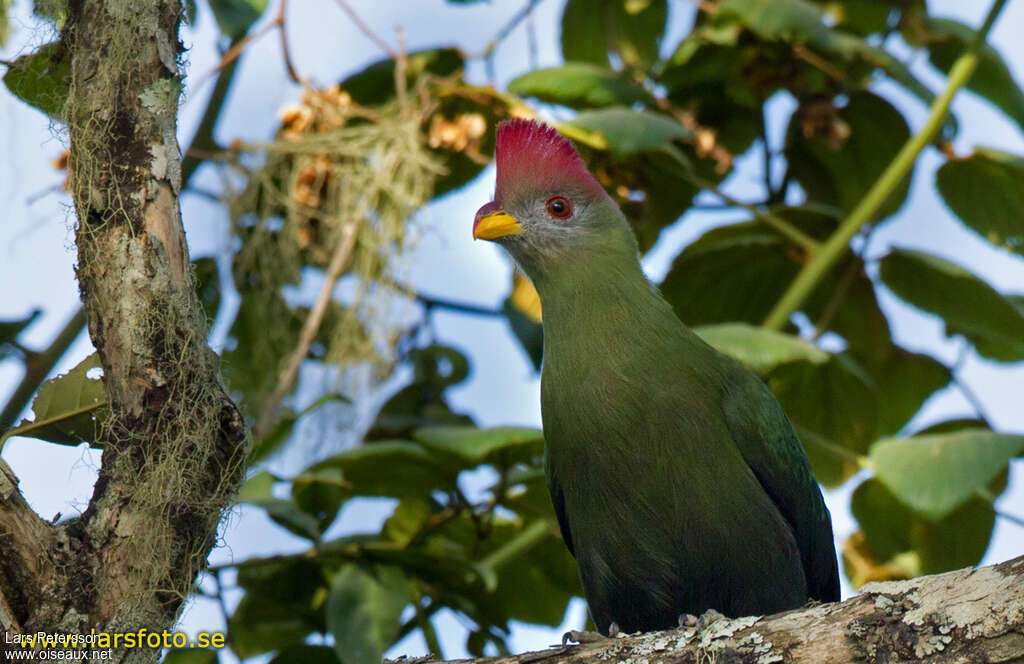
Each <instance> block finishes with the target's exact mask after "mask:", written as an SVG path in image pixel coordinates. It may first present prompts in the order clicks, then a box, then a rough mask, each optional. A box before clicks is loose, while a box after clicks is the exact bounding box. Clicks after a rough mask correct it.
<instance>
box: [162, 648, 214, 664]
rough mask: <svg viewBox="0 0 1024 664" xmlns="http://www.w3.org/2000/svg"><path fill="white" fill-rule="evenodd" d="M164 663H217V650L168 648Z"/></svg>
mask: <svg viewBox="0 0 1024 664" xmlns="http://www.w3.org/2000/svg"><path fill="white" fill-rule="evenodd" d="M160 661H161V662H162V663H163V664H217V651H216V650H204V649H201V648H195V649H191V648H190V649H188V650H185V649H181V650H168V651H167V654H166V655H165V656H164V658H163V659H162V660H160Z"/></svg>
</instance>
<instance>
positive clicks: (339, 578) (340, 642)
mask: <svg viewBox="0 0 1024 664" xmlns="http://www.w3.org/2000/svg"><path fill="white" fill-rule="evenodd" d="M377 573H378V575H377V577H376V578H375V577H374V576H373V575H371V574H369V573H367V572H365V571H364V570H363V569H361V568H360V567H359V566H357V565H346V566H345V567H343V568H341V570H340V571H339V572H338V573H337V574H336V575H335V577H334V580H333V581H332V582H331V590H330V594H329V595H328V596H327V628H328V630H330V632H331V634H332V635H333V636H334V650H335V653H337V655H338V659H340V660H341V661H342V662H343V663H344V664H380V660H381V657H382V656H383V655H384V651H385V650H387V649H388V647H389V646H390V645H391V643H392V641H393V640H394V638H395V635H396V634H398V627H399V618H400V617H401V615H402V609H404V608H405V606H406V604H408V603H409V596H408V593H407V591H406V590H405V580H404V577H403V576H402V573H401V571H399V570H398V569H397V568H394V567H378V568H377Z"/></svg>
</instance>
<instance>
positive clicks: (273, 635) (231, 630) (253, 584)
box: [228, 557, 327, 657]
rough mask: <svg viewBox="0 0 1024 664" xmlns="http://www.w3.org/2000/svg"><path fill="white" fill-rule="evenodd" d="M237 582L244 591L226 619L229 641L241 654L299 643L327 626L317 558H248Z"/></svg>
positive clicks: (323, 579)
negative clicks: (228, 620)
mask: <svg viewBox="0 0 1024 664" xmlns="http://www.w3.org/2000/svg"><path fill="white" fill-rule="evenodd" d="M238 585H239V586H240V587H241V588H244V589H245V591H246V592H245V595H244V596H243V597H242V600H241V602H239V604H238V607H237V608H236V609H235V612H234V613H233V614H232V615H231V620H230V622H229V623H228V642H229V643H230V645H231V649H232V650H233V651H234V652H235V654H237V655H238V656H239V657H251V656H253V655H257V654H259V653H263V652H268V651H270V650H278V651H280V650H283V649H285V648H288V647H292V646H298V645H300V644H302V643H303V641H304V639H305V637H306V636H307V635H308V634H310V633H311V632H319V633H323V632H325V631H326V624H325V621H324V615H323V603H324V599H325V597H326V593H327V579H326V577H325V576H324V570H323V568H322V567H321V566H320V565H319V564H318V563H317V562H316V561H315V560H310V559H304V558H291V557H285V558H281V559H278V560H268V561H259V562H248V563H245V564H243V565H241V566H239V568H238Z"/></svg>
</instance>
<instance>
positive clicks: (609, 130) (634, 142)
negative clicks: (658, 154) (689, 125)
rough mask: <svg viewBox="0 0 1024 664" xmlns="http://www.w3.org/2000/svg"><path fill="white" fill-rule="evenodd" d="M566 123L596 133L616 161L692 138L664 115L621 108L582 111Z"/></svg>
mask: <svg viewBox="0 0 1024 664" xmlns="http://www.w3.org/2000/svg"><path fill="white" fill-rule="evenodd" d="M569 124H570V125H571V126H573V127H578V128H580V129H586V130H588V131H591V132H594V133H596V134H597V135H598V136H599V137H600V139H601V140H602V141H604V142H605V143H606V144H607V146H608V149H609V150H610V151H611V153H612V155H613V156H614V157H616V158H621V157H625V156H626V155H630V154H634V153H637V152H649V151H652V150H671V149H672V147H673V146H672V143H673V141H675V140H678V139H683V138H689V137H691V136H692V132H690V131H688V130H687V129H685V128H684V127H683V126H682V125H680V124H679V123H678V122H676V121H674V120H672V119H670V118H668V117H666V116H664V115H661V114H658V113H651V112H650V111H637V110H633V109H630V108H626V107H624V106H610V107H608V108H602V109H600V110H596V111H583V112H581V113H578V114H577V115H576V117H575V118H573V120H572V121H571V122H570V123H569Z"/></svg>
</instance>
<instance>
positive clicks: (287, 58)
mask: <svg viewBox="0 0 1024 664" xmlns="http://www.w3.org/2000/svg"><path fill="white" fill-rule="evenodd" d="M287 7H288V0H281V9H280V11H278V12H277V18H275V19H274V23H275V24H276V25H277V30H278V32H280V33H281V54H282V56H283V57H284V68H285V70H286V71H287V72H288V78H290V79H292V81H294V82H295V83H298V84H299V85H302V79H300V78H299V75H298V74H297V73H295V65H293V64H292V55H291V51H290V50H289V49H288V34H287V30H285V27H284V12H285V9H286V8H287Z"/></svg>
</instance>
